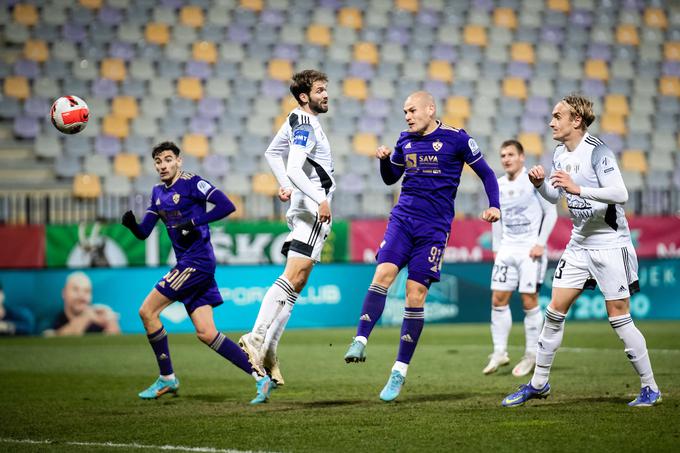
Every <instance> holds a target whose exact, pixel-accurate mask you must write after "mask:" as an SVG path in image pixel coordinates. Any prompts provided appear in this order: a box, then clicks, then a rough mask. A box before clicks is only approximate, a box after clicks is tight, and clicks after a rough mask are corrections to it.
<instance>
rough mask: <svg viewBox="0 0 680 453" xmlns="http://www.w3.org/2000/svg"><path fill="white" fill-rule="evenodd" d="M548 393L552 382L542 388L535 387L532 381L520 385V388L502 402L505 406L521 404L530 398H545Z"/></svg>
mask: <svg viewBox="0 0 680 453" xmlns="http://www.w3.org/2000/svg"><path fill="white" fill-rule="evenodd" d="M548 395H550V384H548V383H547V382H546V383H545V385H544V386H543V388H542V389H535V388H533V387H532V386H531V382H529V383H528V384H522V385H520V386H519V390H517V391H516V392H515V393H511V394H510V395H508V396H506V397H505V398H503V403H502V404H503V406H505V407H515V406H521V405H522V404H524V403H526V402H527V401H529V400H532V399H534V398H538V399H544V398H547V397H548Z"/></svg>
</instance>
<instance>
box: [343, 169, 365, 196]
mask: <svg viewBox="0 0 680 453" xmlns="http://www.w3.org/2000/svg"><path fill="white" fill-rule="evenodd" d="M338 179H340V181H342V182H341V183H338V187H342V190H343V191H344V192H348V193H363V191H364V189H365V188H366V183H365V182H364V177H363V176H361V175H358V174H356V173H345V174H344V175H342V176H340V177H339V178H338ZM340 184H342V185H340Z"/></svg>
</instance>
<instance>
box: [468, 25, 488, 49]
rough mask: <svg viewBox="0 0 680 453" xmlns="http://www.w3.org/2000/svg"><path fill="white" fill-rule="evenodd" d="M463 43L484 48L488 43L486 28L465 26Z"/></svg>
mask: <svg viewBox="0 0 680 453" xmlns="http://www.w3.org/2000/svg"><path fill="white" fill-rule="evenodd" d="M463 41H464V42H465V44H469V45H471V46H482V47H486V45H487V43H488V38H487V36H486V28H484V27H483V26H481V25H466V26H465V30H464V31H463Z"/></svg>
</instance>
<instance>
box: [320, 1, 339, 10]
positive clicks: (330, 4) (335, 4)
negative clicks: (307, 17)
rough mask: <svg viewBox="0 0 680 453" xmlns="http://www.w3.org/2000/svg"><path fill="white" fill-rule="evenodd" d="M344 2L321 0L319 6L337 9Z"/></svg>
mask: <svg viewBox="0 0 680 453" xmlns="http://www.w3.org/2000/svg"><path fill="white" fill-rule="evenodd" d="M343 3H344V2H342V1H340V0H321V2H320V6H321V7H322V8H329V9H338V8H340V6H342V4H343Z"/></svg>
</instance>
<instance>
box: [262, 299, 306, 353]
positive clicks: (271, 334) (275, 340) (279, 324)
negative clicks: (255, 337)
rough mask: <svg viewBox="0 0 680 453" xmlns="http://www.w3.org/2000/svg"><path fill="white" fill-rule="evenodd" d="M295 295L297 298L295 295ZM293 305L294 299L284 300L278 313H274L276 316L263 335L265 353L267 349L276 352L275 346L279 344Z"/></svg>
mask: <svg viewBox="0 0 680 453" xmlns="http://www.w3.org/2000/svg"><path fill="white" fill-rule="evenodd" d="M295 297H296V298H297V295H296V296H295ZM294 306H295V300H294V299H293V301H292V302H291V301H290V300H288V301H286V304H285V305H284V306H283V307H282V308H281V310H280V311H279V314H278V315H276V318H274V321H273V322H272V323H271V325H270V326H269V329H267V334H266V335H265V337H264V346H263V347H262V350H263V352H264V353H265V354H266V353H267V351H272V352H276V348H277V347H278V346H279V340H280V339H281V335H283V331H284V330H285V328H286V324H288V320H289V319H290V313H291V312H292V311H293V307H294Z"/></svg>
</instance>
